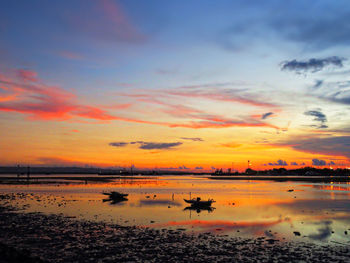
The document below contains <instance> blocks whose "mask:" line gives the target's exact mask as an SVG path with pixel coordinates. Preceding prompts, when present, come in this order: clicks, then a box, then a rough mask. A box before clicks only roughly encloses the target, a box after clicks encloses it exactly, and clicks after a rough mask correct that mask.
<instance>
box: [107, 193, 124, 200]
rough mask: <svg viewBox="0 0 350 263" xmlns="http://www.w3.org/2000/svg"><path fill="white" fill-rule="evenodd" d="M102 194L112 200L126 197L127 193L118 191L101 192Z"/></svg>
mask: <svg viewBox="0 0 350 263" xmlns="http://www.w3.org/2000/svg"><path fill="white" fill-rule="evenodd" d="M103 194H104V195H107V196H108V197H109V198H110V199H112V200H118V199H126V197H127V196H128V194H122V193H119V192H110V193H103Z"/></svg>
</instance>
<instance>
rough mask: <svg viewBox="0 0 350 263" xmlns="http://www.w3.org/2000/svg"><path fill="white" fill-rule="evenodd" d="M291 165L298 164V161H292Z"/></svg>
mask: <svg viewBox="0 0 350 263" xmlns="http://www.w3.org/2000/svg"><path fill="white" fill-rule="evenodd" d="M290 165H298V163H297V162H291V163H290Z"/></svg>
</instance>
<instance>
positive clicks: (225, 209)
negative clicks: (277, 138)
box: [0, 176, 350, 244]
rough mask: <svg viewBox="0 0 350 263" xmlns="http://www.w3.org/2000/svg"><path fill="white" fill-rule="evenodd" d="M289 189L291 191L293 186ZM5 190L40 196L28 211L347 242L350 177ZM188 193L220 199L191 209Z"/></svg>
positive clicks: (175, 179)
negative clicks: (120, 196)
mask: <svg viewBox="0 0 350 263" xmlns="http://www.w3.org/2000/svg"><path fill="white" fill-rule="evenodd" d="M56 181H57V180H56ZM291 189H292V190H293V191H288V190H291ZM107 191H119V192H123V193H128V194H129V196H128V201H124V202H120V203H117V204H113V203H111V202H108V201H105V202H104V201H103V199H104V198H105V196H104V195H102V192H107ZM0 192H3V193H9V192H12V193H16V192H20V193H33V194H35V195H34V196H33V197H32V198H27V199H26V200H23V201H21V202H22V203H21V204H29V207H28V208H27V211H29V212H44V213H55V214H58V213H63V214H64V215H65V216H74V217H77V218H79V219H88V220H96V221H105V222H112V223H118V224H121V225H139V226H149V227H154V228H160V229H161V228H168V229H169V228H170V229H185V230H186V231H190V232H194V233H202V232H214V233H216V234H221V235H231V236H241V237H261V236H266V237H271V238H275V239H279V240H297V241H308V242H310V241H311V242H321V243H324V242H335V243H338V242H339V243H343V244H346V243H349V242H350V230H348V229H350V201H349V195H350V185H349V184H346V183H305V182H303V183H300V182H272V181H254V180H253V181H247V180H242V181H230V180H219V181H216V180H209V179H207V178H204V177H200V176H160V177H157V178H155V177H154V178H147V179H116V180H114V181H113V182H108V183H89V182H88V183H87V184H85V182H81V181H78V182H71V181H70V182H69V183H68V181H67V184H57V183H52V184H30V185H11V186H10V185H0ZM190 194H191V197H197V196H200V197H201V198H202V199H208V198H213V199H215V200H216V203H214V205H213V209H212V210H211V211H208V210H201V211H199V210H191V209H189V208H188V206H187V204H186V203H185V202H184V201H183V199H184V198H187V199H188V198H189V197H190ZM294 232H295V233H294ZM347 232H349V233H348V234H347ZM299 233H300V235H299Z"/></svg>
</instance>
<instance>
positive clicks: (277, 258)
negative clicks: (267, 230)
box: [0, 196, 350, 262]
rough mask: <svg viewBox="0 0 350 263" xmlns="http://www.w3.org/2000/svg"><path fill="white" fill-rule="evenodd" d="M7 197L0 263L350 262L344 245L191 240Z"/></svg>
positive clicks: (0, 225) (0, 221) (0, 216)
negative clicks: (29, 209) (22, 204)
mask: <svg viewBox="0 0 350 263" xmlns="http://www.w3.org/2000/svg"><path fill="white" fill-rule="evenodd" d="M11 201H12V200H7V199H6V196H5V197H4V196H3V202H1V204H2V207H1V208H0V253H1V255H4V256H3V257H2V258H1V259H0V262H350V260H349V255H350V249H349V248H348V247H347V246H344V245H330V244H327V245H323V246H319V245H316V244H307V243H293V242H279V241H276V240H273V239H268V238H264V237H260V238H256V239H242V238H229V237H225V236H214V235H212V234H209V233H208V234H200V235H190V234H188V233H184V232H183V231H181V230H175V231H172V230H166V229H162V230H156V229H150V228H140V227H122V226H119V225H112V224H106V223H96V222H89V221H79V220H76V219H74V218H67V217H64V216H63V215H44V214H40V213H24V212H23V211H16V209H14V208H13V207H11Z"/></svg>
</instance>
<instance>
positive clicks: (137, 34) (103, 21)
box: [72, 0, 147, 44]
mask: <svg viewBox="0 0 350 263" xmlns="http://www.w3.org/2000/svg"><path fill="white" fill-rule="evenodd" d="M93 3H94V4H93V7H92V10H91V12H81V13H75V14H74V15H72V20H73V26H75V27H76V28H77V30H78V31H79V32H81V33H85V34H86V35H89V36H91V37H93V38H97V39H102V40H107V41H119V42H129V43H136V44H139V43H144V42H145V41H146V39H147V37H146V36H145V35H144V34H143V33H142V32H141V31H140V30H139V29H138V28H137V27H136V26H135V25H134V23H133V22H132V21H131V19H130V18H129V16H128V15H127V13H126V12H125V11H124V9H123V7H122V5H121V4H120V3H119V2H118V1H112V0H100V1H94V2H93Z"/></svg>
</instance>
